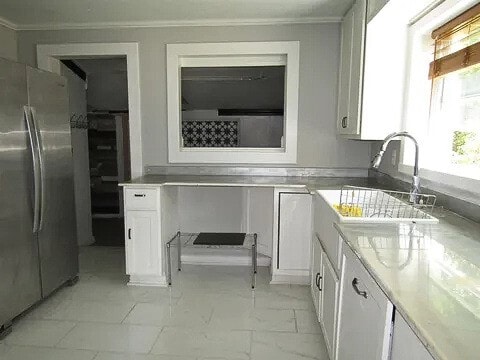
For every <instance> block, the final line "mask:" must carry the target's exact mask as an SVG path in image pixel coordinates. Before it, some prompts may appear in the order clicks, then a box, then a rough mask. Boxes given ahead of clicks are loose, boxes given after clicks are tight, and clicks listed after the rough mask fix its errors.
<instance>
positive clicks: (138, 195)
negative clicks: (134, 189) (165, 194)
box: [133, 194, 145, 197]
mask: <svg viewBox="0 0 480 360" xmlns="http://www.w3.org/2000/svg"><path fill="white" fill-rule="evenodd" d="M133 196H135V197H145V194H135V195H133Z"/></svg>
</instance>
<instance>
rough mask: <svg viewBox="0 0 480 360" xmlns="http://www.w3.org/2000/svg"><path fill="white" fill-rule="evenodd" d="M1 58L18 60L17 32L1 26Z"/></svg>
mask: <svg viewBox="0 0 480 360" xmlns="http://www.w3.org/2000/svg"><path fill="white" fill-rule="evenodd" d="M0 57H3V58H6V59H10V60H17V32H16V31H15V30H12V29H9V28H7V27H6V26H3V25H0Z"/></svg>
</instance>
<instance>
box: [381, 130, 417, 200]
mask: <svg viewBox="0 0 480 360" xmlns="http://www.w3.org/2000/svg"><path fill="white" fill-rule="evenodd" d="M397 137H406V138H409V139H411V140H412V141H413V143H414V144H415V165H414V166H413V179H412V187H411V189H410V202H411V203H414V204H417V203H418V194H419V192H420V178H419V177H418V142H417V140H416V139H415V138H414V137H413V136H412V135H410V134H409V133H408V132H406V131H402V132H395V133H392V134H390V135H388V136H387V137H386V138H385V140H383V144H382V148H381V149H380V151H379V152H378V154H377V155H375V157H374V158H373V160H372V167H373V168H374V169H378V167H379V166H380V163H381V162H382V157H383V154H385V151H386V150H387V147H388V144H389V143H390V141H392V140H393V139H395V138H397Z"/></svg>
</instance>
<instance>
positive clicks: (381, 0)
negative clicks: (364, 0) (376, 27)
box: [367, 0, 389, 22]
mask: <svg viewBox="0 0 480 360" xmlns="http://www.w3.org/2000/svg"><path fill="white" fill-rule="evenodd" d="M388 1H389V0H369V1H368V6H367V22H370V20H372V19H373V18H374V17H375V15H377V14H378V12H379V11H380V10H382V8H383V7H384V6H385V5H386V4H387V2H388Z"/></svg>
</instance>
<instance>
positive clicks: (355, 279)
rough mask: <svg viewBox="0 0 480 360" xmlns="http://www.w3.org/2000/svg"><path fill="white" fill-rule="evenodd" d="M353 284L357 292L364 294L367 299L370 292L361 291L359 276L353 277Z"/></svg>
mask: <svg viewBox="0 0 480 360" xmlns="http://www.w3.org/2000/svg"><path fill="white" fill-rule="evenodd" d="M352 286H353V289H354V290H355V292H356V293H357V294H358V295H360V296H363V297H364V298H365V299H366V298H368V294H367V292H366V291H360V290H359V289H358V279H357V278H353V281H352Z"/></svg>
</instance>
